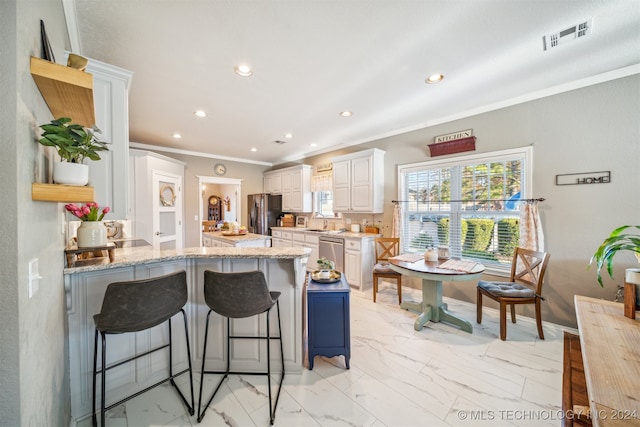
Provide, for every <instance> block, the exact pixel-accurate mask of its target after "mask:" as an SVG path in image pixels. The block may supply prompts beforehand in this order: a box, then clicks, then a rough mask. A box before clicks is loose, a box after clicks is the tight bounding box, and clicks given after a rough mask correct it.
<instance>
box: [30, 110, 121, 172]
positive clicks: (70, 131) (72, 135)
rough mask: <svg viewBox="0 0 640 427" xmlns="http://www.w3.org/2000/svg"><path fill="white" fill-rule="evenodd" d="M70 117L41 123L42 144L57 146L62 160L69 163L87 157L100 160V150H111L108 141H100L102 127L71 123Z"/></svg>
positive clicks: (81, 160)
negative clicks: (88, 126)
mask: <svg viewBox="0 0 640 427" xmlns="http://www.w3.org/2000/svg"><path fill="white" fill-rule="evenodd" d="M70 121H71V119H70V118H68V117H61V118H59V119H56V120H52V121H51V123H49V124H45V125H41V126H40V128H41V129H42V130H44V133H43V134H42V138H41V139H40V140H39V142H40V144H42V145H46V146H47V147H55V148H56V151H57V152H58V154H59V155H60V158H61V159H62V161H65V162H69V163H82V162H83V161H84V159H85V157H86V158H89V159H91V160H100V155H99V154H98V152H99V151H109V148H107V143H106V142H104V141H100V140H99V139H98V138H97V137H96V135H95V134H96V133H100V129H98V128H97V127H95V126H94V127H93V128H92V129H89V128H85V127H82V126H80V125H78V124H73V123H69V122H70Z"/></svg>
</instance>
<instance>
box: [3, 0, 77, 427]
mask: <svg viewBox="0 0 640 427" xmlns="http://www.w3.org/2000/svg"><path fill="white" fill-rule="evenodd" d="M40 19H43V20H44V21H45V25H46V29H47V33H48V36H49V40H50V42H51V46H52V48H53V51H54V54H55V57H56V59H58V61H60V60H61V59H63V57H64V55H63V52H64V49H65V48H68V40H67V29H66V24H65V20H64V16H63V12H62V4H61V1H60V0H19V1H18V0H3V1H2V2H0V40H2V48H1V49H0V55H1V57H0V79H1V81H0V88H2V96H1V97H0V102H1V103H2V108H0V125H1V127H2V130H3V132H2V155H0V182H1V184H2V185H1V186H2V210H0V212H1V213H0V238H1V240H2V242H3V244H2V245H0V259H1V260H2V268H0V274H1V278H2V280H1V282H0V324H1V325H2V327H1V328H0V383H1V392H0V420H2V421H0V423H2V425H7V426H18V425H24V426H27V425H33V426H44V425H56V426H64V425H68V423H69V417H70V403H69V402H70V398H69V378H68V366H67V364H68V362H67V360H68V355H67V345H66V334H67V330H66V329H67V327H66V311H65V299H64V288H63V280H62V269H63V265H64V256H63V249H64V236H63V234H62V233H61V222H62V220H63V217H64V213H63V205H61V204H58V203H47V202H34V201H32V200H31V183H32V182H34V181H38V182H46V181H47V177H48V174H49V171H50V162H49V160H48V159H47V156H48V157H52V155H51V153H49V152H48V151H47V150H45V149H44V147H42V146H40V144H38V143H37V142H36V141H37V135H39V134H38V133H37V132H38V125H40V124H43V123H47V122H49V121H50V120H51V119H52V118H53V117H52V116H51V113H50V112H49V109H48V108H47V106H46V104H45V102H44V100H43V99H42V96H41V95H40V92H39V91H38V89H37V87H36V85H35V83H34V81H33V78H32V77H31V74H30V73H29V57H30V56H31V55H33V56H38V57H39V56H40ZM45 153H46V156H45ZM35 258H37V259H38V260H39V272H40V275H41V276H42V279H41V280H40V287H39V290H38V292H37V293H36V294H35V295H34V296H33V298H31V299H29V298H28V291H27V285H28V283H27V264H28V262H29V261H30V260H32V259H35Z"/></svg>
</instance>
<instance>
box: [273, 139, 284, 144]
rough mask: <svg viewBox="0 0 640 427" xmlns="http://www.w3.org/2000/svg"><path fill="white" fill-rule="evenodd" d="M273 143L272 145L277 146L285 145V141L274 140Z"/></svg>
mask: <svg viewBox="0 0 640 427" xmlns="http://www.w3.org/2000/svg"><path fill="white" fill-rule="evenodd" d="M273 142H274V144H278V145H282V144H286V143H287V141H281V140H279V139H276V140H275V141H273Z"/></svg>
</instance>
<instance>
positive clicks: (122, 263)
mask: <svg viewBox="0 0 640 427" xmlns="http://www.w3.org/2000/svg"><path fill="white" fill-rule="evenodd" d="M309 253H310V250H309V249H306V248H300V247H290V248H265V247H254V248H238V247H223V248H204V247H200V248H186V249H175V250H160V249H153V247H151V246H146V247H132V248H122V249H116V250H115V256H114V260H113V262H108V258H106V259H101V260H91V261H90V262H87V263H78V264H76V266H75V267H73V268H65V269H64V284H65V294H66V304H67V317H68V323H69V362H70V382H71V414H72V418H73V419H74V420H76V421H78V420H80V419H82V418H85V417H87V416H89V415H90V414H91V390H92V377H93V336H94V323H93V315H94V314H96V313H98V312H100V307H101V305H102V298H103V296H104V292H105V290H106V287H107V285H108V284H109V283H112V282H117V281H128V280H137V279H144V278H149V277H156V276H161V275H164V274H168V273H172V272H175V271H180V270H185V271H186V272H187V281H188V291H189V300H188V302H187V305H186V306H185V311H186V313H187V319H188V322H189V340H190V343H191V361H192V363H193V367H194V369H197V370H199V367H200V366H201V363H202V359H201V357H202V349H203V344H204V342H203V341H204V326H205V320H206V315H207V311H208V307H207V305H206V304H205V302H204V295H203V282H204V271H205V270H213V271H222V272H237V271H250V270H261V271H263V272H264V274H265V276H266V279H267V283H268V284H269V288H270V289H271V290H272V291H279V292H281V293H282V295H281V297H280V299H279V300H280V312H281V319H282V336H283V345H284V357H285V367H286V370H287V374H289V373H300V372H302V369H303V357H304V352H303V330H302V325H303V322H302V321H303V319H302V316H303V307H302V301H303V285H304V274H305V269H306V262H307V258H308V256H309ZM272 320H273V321H272V322H271V325H277V323H276V320H275V317H274V318H273V319H272ZM210 322H211V323H210V327H211V329H210V333H209V338H208V344H207V348H208V351H207V361H206V364H207V369H212V370H222V369H224V367H225V365H226V349H225V340H224V331H225V328H224V327H223V326H224V321H223V318H221V317H220V316H218V315H216V314H215V313H213V314H212V315H211V321H210ZM265 323H266V322H265V319H264V318H263V317H262V318H260V319H258V318H257V317H254V318H248V319H234V320H232V325H231V328H232V331H233V333H235V334H255V333H257V332H258V331H259V332H260V333H264V327H265ZM176 326H179V322H178V323H176ZM275 332H276V330H275V329H274V331H273V333H275ZM172 334H173V342H174V354H173V365H174V369H175V370H182V369H185V368H186V367H187V366H188V358H187V351H186V346H185V345H184V342H185V341H184V332H183V330H182V328H181V327H174V328H173V332H172ZM108 339H109V349H108V350H109V351H108V354H107V360H108V363H112V362H115V361H118V360H122V359H124V358H125V357H126V356H127V355H129V354H134V353H137V354H140V353H144V352H145V351H146V350H148V349H150V348H154V347H156V346H158V345H159V344H164V343H167V342H168V331H167V327H166V324H163V325H160V326H157V327H155V328H152V329H150V330H148V331H145V332H139V333H136V334H122V335H113V336H110V337H109V338H108ZM272 345H275V344H272ZM276 353H277V352H275V351H273V352H272V354H276ZM230 357H231V363H232V365H233V366H235V368H234V369H236V370H246V371H252V370H254V371H255V370H259V369H261V368H262V366H263V363H264V358H265V357H266V347H265V343H264V341H263V340H260V342H258V340H256V341H253V340H251V342H242V343H241V344H239V345H236V346H233V347H232V348H231V349H230ZM274 361H276V360H275V359H274ZM167 363H168V351H166V352H159V353H155V354H153V355H149V356H147V357H142V358H140V359H138V361H136V362H133V363H128V364H124V365H122V366H119V367H117V368H115V369H113V370H111V371H110V375H108V376H107V385H106V386H107V401H108V402H107V404H108V403H109V402H113V401H115V400H116V399H118V398H121V397H123V396H125V395H127V394H129V393H131V392H132V391H137V390H140V389H142V388H144V387H146V386H148V385H150V384H153V383H155V382H156V381H158V380H159V379H161V378H162V377H163V375H165V374H166V369H167V368H166V366H167ZM273 365H274V366H277V365H278V363H274V364H273Z"/></svg>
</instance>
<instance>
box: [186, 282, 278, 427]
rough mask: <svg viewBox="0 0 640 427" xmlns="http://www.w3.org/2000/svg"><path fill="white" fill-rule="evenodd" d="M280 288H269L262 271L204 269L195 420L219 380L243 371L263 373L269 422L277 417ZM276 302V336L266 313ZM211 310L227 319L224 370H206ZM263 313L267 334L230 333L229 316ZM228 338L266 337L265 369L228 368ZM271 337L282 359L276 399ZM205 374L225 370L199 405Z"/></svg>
mask: <svg viewBox="0 0 640 427" xmlns="http://www.w3.org/2000/svg"><path fill="white" fill-rule="evenodd" d="M279 297H280V292H270V291H269V287H268V285H267V281H266V279H265V277H264V274H263V273H262V271H248V272H241V273H218V272H215V271H209V270H206V271H205V272H204V300H205V302H206V304H207V306H208V307H209V312H208V313H207V321H206V326H205V332H204V348H203V350H202V369H201V371H200V398H199V400H198V422H201V421H202V418H203V417H204V414H205V412H206V410H207V408H208V407H209V405H210V404H211V402H212V401H213V398H214V397H215V395H216V393H218V390H220V386H221V385H222V382H223V381H224V380H225V379H226V378H227V377H228V376H229V374H244V375H266V376H267V387H268V390H269V422H270V423H271V424H272V425H273V421H274V419H275V417H276V407H277V406H278V399H279V398H280V390H281V389H282V382H283V380H284V373H285V370H284V350H283V346H282V327H281V324H280V304H279V303H278V298H279ZM274 305H275V306H276V310H277V317H278V336H274V337H272V336H271V331H270V325H269V314H270V312H271V309H272V308H273V306H274ZM211 312H215V313H217V314H219V315H221V316H224V317H226V320H227V322H226V323H227V354H226V357H227V366H226V370H224V371H207V370H205V360H206V358H207V338H208V335H209V318H210V316H211ZM263 313H264V314H265V317H266V322H267V326H266V336H245V335H231V329H230V327H229V323H230V321H229V319H240V318H245V317H251V316H256V315H259V314H263ZM231 339H258V340H266V341H267V346H266V347H267V371H266V372H264V371H262V372H245V371H242V372H236V371H231V370H230V340H231ZM271 340H278V341H280V360H281V362H282V365H281V367H282V376H281V377H280V383H279V386H278V392H277V394H276V399H275V403H273V401H272V398H271V350H270V347H271V346H270V343H271ZM205 374H224V375H223V377H222V378H221V379H220V381H219V382H218V385H217V386H216V388H215V390H214V391H213V393H212V394H211V397H210V398H209V400H208V401H207V403H206V405H205V406H204V409H202V386H203V384H204V375H205Z"/></svg>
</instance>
